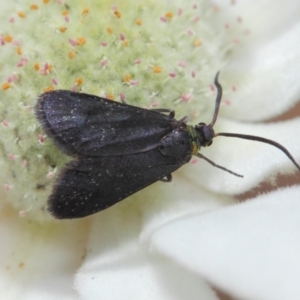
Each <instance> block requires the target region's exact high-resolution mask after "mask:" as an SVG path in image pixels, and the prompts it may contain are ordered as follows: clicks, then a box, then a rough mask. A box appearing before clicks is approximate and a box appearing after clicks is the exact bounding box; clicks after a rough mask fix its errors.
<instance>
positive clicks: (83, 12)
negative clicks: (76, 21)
mask: <svg viewBox="0 0 300 300" xmlns="http://www.w3.org/2000/svg"><path fill="white" fill-rule="evenodd" d="M89 12H90V10H89V9H88V8H85V9H84V10H83V11H82V15H83V16H85V15H87V14H88V13H89Z"/></svg>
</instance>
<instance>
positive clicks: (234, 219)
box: [152, 187, 300, 300]
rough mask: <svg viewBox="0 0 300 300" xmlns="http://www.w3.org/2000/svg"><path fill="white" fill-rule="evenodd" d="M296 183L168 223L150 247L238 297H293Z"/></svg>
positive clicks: (299, 205) (298, 240)
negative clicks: (244, 200)
mask: <svg viewBox="0 0 300 300" xmlns="http://www.w3.org/2000/svg"><path fill="white" fill-rule="evenodd" d="M299 193H300V187H292V188H288V189H283V190H280V191H276V192H273V193H271V194H268V195H262V196H260V197H258V198H257V199H256V200H254V201H249V202H246V203H243V204H241V205H236V206H231V207H228V208H225V209H223V210H221V211H218V212H214V213H210V214H206V215H198V216H195V217H190V218H184V219H182V220H178V221H175V222H173V223H170V224H169V225H167V226H166V227H164V228H162V229H161V230H160V231H158V232H156V233H155V235H154V236H153V238H152V247H153V249H154V250H155V251H158V252H161V253H163V254H164V255H167V256H168V257H169V258H172V259H173V260H174V261H176V262H177V263H179V264H181V265H184V266H185V267H186V268H187V269H188V270H191V271H192V272H195V273H198V274H199V275H201V276H203V277H204V278H205V279H206V280H208V281H209V282H211V283H213V284H214V285H217V286H218V287H219V288H221V289H223V290H226V291H227V292H229V293H230V294H232V295H235V296H236V297H241V298H243V299H272V300H276V299H278V300H281V299H289V300H293V299H299V294H300V285H299V278H300V260H299V253H300V235H299V230H300V202H299Z"/></svg>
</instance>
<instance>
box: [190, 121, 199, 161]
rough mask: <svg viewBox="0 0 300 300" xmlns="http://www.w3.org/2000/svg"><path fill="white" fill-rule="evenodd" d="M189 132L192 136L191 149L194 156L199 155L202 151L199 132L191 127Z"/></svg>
mask: <svg viewBox="0 0 300 300" xmlns="http://www.w3.org/2000/svg"><path fill="white" fill-rule="evenodd" d="M187 130H188V132H189V134H190V143H191V149H192V155H197V153H198V152H199V150H200V149H201V145H200V142H199V139H198V135H197V131H196V129H195V127H193V126H191V125H187Z"/></svg>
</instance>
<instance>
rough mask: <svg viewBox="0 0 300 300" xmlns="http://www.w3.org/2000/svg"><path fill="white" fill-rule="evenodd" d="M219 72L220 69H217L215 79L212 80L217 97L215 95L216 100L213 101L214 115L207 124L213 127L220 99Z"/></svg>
mask: <svg viewBox="0 0 300 300" xmlns="http://www.w3.org/2000/svg"><path fill="white" fill-rule="evenodd" d="M219 74H220V71H218V73H217V74H216V77H215V81H214V83H215V86H216V88H217V97H216V101H215V111H214V116H213V119H212V121H211V123H210V124H209V126H211V127H213V126H214V125H215V123H216V121H217V118H218V114H219V109H220V103H221V99H222V86H221V84H220V83H219V81H218V77H219Z"/></svg>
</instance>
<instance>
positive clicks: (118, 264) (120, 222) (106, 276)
mask: <svg viewBox="0 0 300 300" xmlns="http://www.w3.org/2000/svg"><path fill="white" fill-rule="evenodd" d="M136 203H137V202H136V201H130V200H129V201H127V202H124V203H122V204H121V205H116V206H114V207H112V208H110V209H108V210H106V211H103V212H101V213H100V214H101V216H100V215H99V217H96V218H93V223H92V227H91V235H90V243H89V245H88V252H87V257H86V262H85V263H84V264H83V267H82V268H81V269H80V271H79V273H78V274H77V276H76V281H75V288H76V289H77V290H78V292H79V294H80V296H81V299H88V300H93V299H97V300H98V299H110V300H114V299H118V300H121V299H126V300H127V299H141V300H146V299H158V300H159V299H162V300H166V299H178V300H179V299H183V297H184V295H186V296H187V297H188V299H195V300H196V299H199V297H202V298H203V299H217V297H216V296H215V294H214V292H213V291H212V290H211V288H210V287H209V286H208V285H207V284H206V283H205V282H204V281H202V280H198V279H197V278H195V276H194V275H193V274H191V273H189V272H186V271H185V270H182V269H180V270H179V267H178V266H176V265H175V266H174V265H172V264H170V263H169V262H168V261H165V260H164V259H163V260H161V259H157V258H155V257H153V256H152V255H151V256H149V255H148V254H147V251H145V252H144V251H143V250H144V248H143V247H142V246H141V243H140V242H139V233H140V231H141V225H142V222H141V220H142V211H141V210H140V207H139V205H136Z"/></svg>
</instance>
